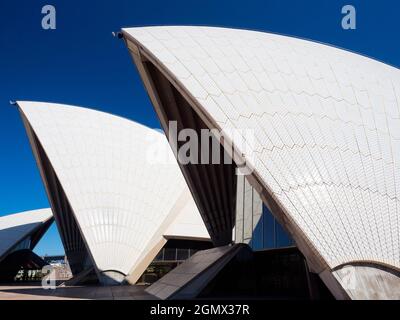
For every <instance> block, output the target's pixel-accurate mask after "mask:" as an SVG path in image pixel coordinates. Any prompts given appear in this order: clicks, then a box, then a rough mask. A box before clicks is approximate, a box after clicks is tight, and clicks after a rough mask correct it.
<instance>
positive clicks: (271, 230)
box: [249, 205, 294, 250]
mask: <svg viewBox="0 0 400 320" xmlns="http://www.w3.org/2000/svg"><path fill="white" fill-rule="evenodd" d="M293 244H294V242H293V240H292V239H291V238H290V236H289V235H288V234H287V233H286V232H285V230H284V229H283V228H282V226H281V225H280V224H279V223H278V221H276V219H275V218H274V216H273V215H272V213H271V212H270V211H269V209H268V208H267V207H266V206H265V205H263V210H262V217H261V218H260V220H259V221H258V223H257V225H256V227H255V228H254V232H253V237H252V240H251V242H250V243H249V245H250V246H251V247H252V248H253V249H254V250H260V249H272V248H280V247H288V246H292V245H293Z"/></svg>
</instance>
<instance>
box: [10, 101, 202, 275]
mask: <svg viewBox="0 0 400 320" xmlns="http://www.w3.org/2000/svg"><path fill="white" fill-rule="evenodd" d="M18 105H19V107H20V109H21V112H22V114H23V117H24V119H26V120H24V121H25V122H26V124H28V126H29V127H30V128H31V129H32V131H33V132H34V134H35V135H36V137H37V139H38V140H39V142H40V144H41V146H42V147H43V150H44V151H45V153H46V155H47V157H48V159H49V161H50V163H51V165H52V167H53V169H54V172H55V173H56V175H57V178H58V180H59V181H60V184H61V185H62V188H63V191H64V193H65V196H66V198H67V200H68V202H69V204H70V206H71V208H72V211H73V215H74V218H75V219H76V221H77V224H78V226H79V229H80V232H81V234H82V237H83V239H84V241H85V244H86V246H87V249H88V251H89V252H90V255H91V258H92V260H93V263H94V265H95V267H96V269H97V270H98V271H99V272H100V273H101V272H108V271H110V272H118V273H121V274H123V275H128V274H130V273H132V272H134V273H135V275H136V274H137V275H138V276H140V275H141V272H143V271H144V269H143V266H142V267H141V268H142V269H141V270H140V272H139V271H138V270H135V268H136V266H137V265H138V264H140V263H142V261H141V259H143V255H145V254H147V253H146V252H145V251H146V250H150V249H151V248H153V247H154V246H156V245H157V244H159V246H160V245H161V246H162V244H163V243H164V242H162V241H161V239H162V238H163V236H164V232H165V231H166V230H167V229H168V227H169V226H170V225H171V224H172V223H173V222H174V221H175V219H177V217H178V216H180V214H181V213H182V209H184V208H187V207H190V208H191V210H189V211H187V212H186V214H188V215H189V216H195V215H198V214H199V213H198V211H197V208H196V206H195V204H194V203H193V199H192V198H191V196H190V193H189V190H188V188H187V186H186V184H185V181H184V179H183V177H182V174H181V172H180V169H179V167H178V166H177V164H176V162H167V160H168V159H166V158H165V155H166V153H165V152H170V153H171V151H170V148H169V146H168V143H167V141H166V139H165V137H164V135H163V134H161V133H159V132H157V131H155V130H152V129H149V128H147V127H145V126H143V125H140V124H138V123H135V122H133V121H129V120H126V119H123V118H121V117H117V116H113V115H110V114H107V113H103V112H99V111H95V110H90V109H86V108H80V107H73V106H66V105H60V104H52V103H41V102H40V103H39V102H18ZM31 143H32V141H31ZM160 148H161V149H163V150H160ZM157 150H158V151H159V153H158V154H160V156H161V157H164V158H161V160H160V159H155V158H154V157H153V155H154V154H157V152H156V151H157ZM170 153H167V155H168V156H169V159H173V156H171V154H170ZM49 192H50V193H51V190H48V193H49ZM50 197H51V195H50ZM56 219H57V215H56ZM189 219H190V218H189ZM64 227H65V226H64ZM195 230H196V232H197V234H194V235H193V236H194V237H198V238H202V239H207V238H208V237H209V236H208V234H207V231H206V229H205V227H204V225H202V226H197V228H196V229H195ZM160 241H161V242H160ZM156 254H157V252H155V253H154V256H155V255H156ZM148 259H149V258H148ZM149 262H151V260H150V261H148V263H149ZM148 263H147V265H148ZM142 264H143V263H142ZM147 265H145V266H144V268H146V267H147ZM136 278H137V277H136Z"/></svg>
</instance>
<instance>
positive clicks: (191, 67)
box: [0, 26, 400, 299]
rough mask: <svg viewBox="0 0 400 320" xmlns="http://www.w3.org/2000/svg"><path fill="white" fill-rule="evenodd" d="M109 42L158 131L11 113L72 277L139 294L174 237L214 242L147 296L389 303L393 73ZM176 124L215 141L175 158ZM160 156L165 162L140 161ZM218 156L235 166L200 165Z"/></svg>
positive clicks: (397, 137) (321, 56)
mask: <svg viewBox="0 0 400 320" xmlns="http://www.w3.org/2000/svg"><path fill="white" fill-rule="evenodd" d="M119 35H120V37H121V38H123V40H124V42H125V44H126V46H127V48H128V50H129V53H130V55H131V56H132V59H133V62H134V64H135V66H136V68H137V70H138V72H139V74H140V76H141V79H142V81H143V84H144V87H145V90H146V91H147V93H148V95H149V98H150V100H151V102H152V105H153V107H154V110H155V112H156V114H157V116H158V118H159V120H160V123H161V126H162V129H163V131H164V133H165V134H162V133H160V132H158V131H155V130H151V129H149V128H147V127H144V126H142V125H140V124H138V123H135V122H133V121H130V120H127V119H122V118H119V117H116V116H113V115H109V114H105V113H102V112H98V111H94V110H89V109H85V108H80V107H72V106H65V105H57V104H50V103H40V102H18V107H19V110H20V113H21V116H22V120H23V123H24V125H25V128H26V131H27V134H28V137H29V141H30V144H31V146H32V150H33V153H34V155H35V158H36V161H37V165H38V168H39V170H40V174H41V177H42V180H43V183H44V185H45V189H46V191H47V195H48V198H49V202H50V204H51V210H52V213H53V215H54V219H55V221H56V223H57V227H58V230H59V232H60V235H61V238H62V242H63V245H64V248H65V251H66V255H67V257H68V260H69V263H70V265H71V270H72V273H73V274H74V275H75V276H77V277H78V276H79V275H80V274H87V272H89V271H90V272H93V273H95V274H96V276H97V278H98V280H99V281H100V282H101V283H102V284H103V285H109V284H115V283H122V282H123V283H126V282H127V283H130V284H134V283H136V282H137V280H138V279H139V277H140V276H141V275H142V274H143V272H144V270H145V269H146V267H147V266H148V265H149V263H150V262H151V261H153V259H154V258H155V257H156V256H157V254H158V253H159V252H160V250H161V249H162V248H163V247H164V246H165V245H166V243H167V242H168V241H169V239H180V240H187V241H192V243H194V242H196V241H201V242H205V241H207V240H208V239H211V241H212V246H213V248H209V249H204V250H200V251H198V252H197V253H196V254H194V255H193V256H191V257H190V258H189V259H187V260H186V261H185V262H183V263H182V264H180V265H179V266H177V267H176V268H175V269H173V270H172V271H170V272H169V273H167V274H166V275H165V276H164V277H162V278H161V279H159V280H158V281H157V282H155V283H154V284H152V285H151V286H150V287H148V288H147V292H149V293H150V294H152V295H154V296H156V297H158V298H161V299H182V298H183V299H191V298H197V297H225V298H226V297H232V296H235V295H236V296H241V297H243V296H246V297H254V296H257V297H271V296H272V297H275V298H276V297H295V298H301V297H302V298H311V299H319V298H321V299H323V298H335V299H400V229H399V227H400V202H399V199H398V196H400V71H399V70H398V69H397V68H395V67H392V66H389V65H386V64H384V63H381V62H378V61H376V60H373V59H370V58H367V57H364V56H361V55H358V54H355V53H351V52H348V51H345V50H342V49H338V48H334V47H331V46H327V45H323V44H320V43H315V42H311V41H306V40H301V39H297V38H292V37H287V36H280V35H275V34H270V33H263V32H256V31H247V30H238V29H227V28H213V27H186V26H171V27H138V28H126V29H122V31H121V33H120V34H119ZM127 67H128V66H127ZM171 123H174V124H175V125H176V128H175V129H176V130H177V131H176V132H171V131H173V130H172V129H171V128H172V127H171ZM185 129H186V130H190V132H194V133H197V134H198V135H200V133H201V132H202V131H203V130H209V131H210V132H211V133H212V134H211V135H210V137H209V139H210V141H211V144H208V145H207V147H206V148H204V146H201V147H200V148H198V154H197V155H195V156H194V158H195V160H198V161H189V162H183V161H180V160H181V159H180V158H179V156H178V152H177V151H178V150H179V149H180V148H181V147H182V146H183V145H184V144H185V141H182V140H179V139H178V140H175V139H173V138H172V137H173V136H174V135H176V134H177V133H179V132H181V131H182V130H185ZM249 132H250V133H251V134H252V135H250V136H249V135H248V133H249ZM245 133H247V134H245ZM168 142H169V143H168ZM154 145H157V146H158V147H157V148H156V149H157V150H158V148H160V149H163V150H164V149H165V150H168V151H166V152H167V153H168V154H169V158H172V159H173V160H174V161H172V162H168V163H167V162H162V161H161V162H160V161H151V160H152V159H153V160H154V157H152V156H151V153H150V155H149V152H147V151H148V149H149V146H154ZM212 145H217V147H218V148H217V152H218V153H219V155H221V157H222V158H224V159H226V158H228V159H230V161H228V162H225V161H220V162H218V163H214V162H207V163H205V162H202V161H200V159H203V156H205V155H206V156H207V157H208V154H209V152H210V149H211V146H212ZM165 146H166V147H165ZM153 149H154V148H153ZM213 151H214V152H215V149H213ZM175 157H176V158H177V159H175ZM192 160H193V157H192ZM26 218H27V221H26V223H29V221H28V220H29V216H28V215H26ZM38 218H39V217H38ZM41 219H44V217H41ZM44 221H47V220H44ZM1 226H2V228H6V227H7V225H6V224H4V225H3V224H1ZM1 232H3V231H0V237H1ZM35 232H37V231H35ZM26 234H32V232H30V233H28V232H27V233H26ZM24 237H26V236H24ZM22 238H23V237H22V236H19V237H18V240H17V237H16V238H15V241H14V246H15V245H17V241H19V242H21V239H22ZM9 247H11V246H9ZM210 247H211V245H210ZM7 248H8V247H7ZM1 250H2V251H1V252H3V251H5V250H8V251H9V250H10V249H9V248H8V249H1ZM1 254H2V255H3V253H1Z"/></svg>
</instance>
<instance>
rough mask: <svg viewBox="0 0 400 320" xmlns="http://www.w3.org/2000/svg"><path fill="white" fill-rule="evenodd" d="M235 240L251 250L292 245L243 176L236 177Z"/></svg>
mask: <svg viewBox="0 0 400 320" xmlns="http://www.w3.org/2000/svg"><path fill="white" fill-rule="evenodd" d="M237 179H238V180H237V203H236V224H235V242H242V243H247V244H248V245H249V246H250V247H251V248H252V249H253V250H263V249H273V248H281V247H289V246H293V245H294V242H293V240H292V239H291V237H290V236H289V235H288V234H287V232H286V231H285V230H284V229H283V228H282V226H281V225H280V224H279V222H278V221H277V220H276V219H275V218H274V216H273V215H272V213H271V212H270V210H269V209H268V207H267V206H265V205H264V204H263V202H262V200H261V198H260V196H259V194H258V193H257V192H256V191H255V190H254V188H253V187H252V186H251V185H250V183H249V182H248V181H247V179H246V178H245V177H243V176H238V177H237Z"/></svg>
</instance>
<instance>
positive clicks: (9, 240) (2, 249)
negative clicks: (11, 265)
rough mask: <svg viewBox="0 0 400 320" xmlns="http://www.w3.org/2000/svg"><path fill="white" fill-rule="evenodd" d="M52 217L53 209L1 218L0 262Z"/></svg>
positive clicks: (25, 212)
mask: <svg viewBox="0 0 400 320" xmlns="http://www.w3.org/2000/svg"><path fill="white" fill-rule="evenodd" d="M52 217H53V214H52V212H51V209H38V210H31V211H24V212H20V213H14V214H10V215H6V216H2V217H0V260H1V259H2V258H3V255H4V254H5V253H7V252H8V251H9V250H10V249H12V247H14V246H15V245H17V244H18V243H19V242H20V241H22V240H24V239H25V238H26V237H27V236H28V235H29V234H31V233H33V232H34V231H35V230H37V229H38V228H39V227H40V226H41V225H42V224H44V223H46V222H47V221H49V219H51V218H52Z"/></svg>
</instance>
